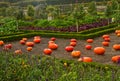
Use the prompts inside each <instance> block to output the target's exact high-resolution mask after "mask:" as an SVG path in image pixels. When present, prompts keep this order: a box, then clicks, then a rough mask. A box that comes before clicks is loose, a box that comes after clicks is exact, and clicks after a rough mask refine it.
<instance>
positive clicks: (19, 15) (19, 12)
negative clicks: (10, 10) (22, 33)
mask: <svg viewBox="0 0 120 81" xmlns="http://www.w3.org/2000/svg"><path fill="white" fill-rule="evenodd" d="M17 13H18V14H17V16H16V18H17V19H24V11H23V9H22V8H19V9H18V12H17Z"/></svg>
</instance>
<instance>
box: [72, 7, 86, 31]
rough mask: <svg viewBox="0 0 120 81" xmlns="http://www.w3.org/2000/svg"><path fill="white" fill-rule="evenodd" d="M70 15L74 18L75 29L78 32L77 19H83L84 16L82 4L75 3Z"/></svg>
mask: <svg viewBox="0 0 120 81" xmlns="http://www.w3.org/2000/svg"><path fill="white" fill-rule="evenodd" d="M72 16H73V18H75V20H76V29H77V32H78V26H79V23H81V22H79V20H80V21H81V20H83V19H84V17H85V11H84V9H83V6H82V5H79V6H78V5H76V7H75V8H74V11H73V13H72Z"/></svg>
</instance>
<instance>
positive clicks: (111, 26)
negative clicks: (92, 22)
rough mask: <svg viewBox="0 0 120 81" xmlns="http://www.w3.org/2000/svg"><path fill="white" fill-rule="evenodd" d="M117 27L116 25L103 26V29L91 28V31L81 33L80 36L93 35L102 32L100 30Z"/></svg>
mask: <svg viewBox="0 0 120 81" xmlns="http://www.w3.org/2000/svg"><path fill="white" fill-rule="evenodd" d="M117 25H118V24H111V25H108V26H103V27H99V28H93V29H89V30H85V31H81V32H80V34H90V33H95V32H99V31H102V30H106V29H110V28H114V27H116V26H117Z"/></svg>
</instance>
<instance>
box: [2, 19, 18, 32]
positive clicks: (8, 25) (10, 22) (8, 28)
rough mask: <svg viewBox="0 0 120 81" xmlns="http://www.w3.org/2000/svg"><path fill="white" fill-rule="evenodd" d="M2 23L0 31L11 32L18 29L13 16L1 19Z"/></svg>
mask: <svg viewBox="0 0 120 81" xmlns="http://www.w3.org/2000/svg"><path fill="white" fill-rule="evenodd" d="M0 22H2V23H3V25H2V26H1V27H0V33H3V34H4V33H12V32H17V31H18V22H17V21H16V20H15V19H13V18H5V19H1V20H0Z"/></svg>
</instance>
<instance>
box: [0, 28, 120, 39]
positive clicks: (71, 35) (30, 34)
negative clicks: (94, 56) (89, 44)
mask: <svg viewBox="0 0 120 81" xmlns="http://www.w3.org/2000/svg"><path fill="white" fill-rule="evenodd" d="M118 28H120V27H114V28H110V29H106V30H101V31H96V32H94V33H90V34H80V33H61V32H57V33H51V32H50V33H48V32H47V33H46V32H42V31H39V32H35V31H33V32H26V33H24V34H19V35H11V36H4V37H0V40H4V41H14V40H20V39H21V38H23V37H28V38H29V37H33V36H35V35H40V36H43V37H53V36H54V37H57V38H76V39H88V38H95V37H98V36H101V35H103V34H106V33H111V32H114V31H115V30H116V29H118ZM91 31H92V30H91Z"/></svg>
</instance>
